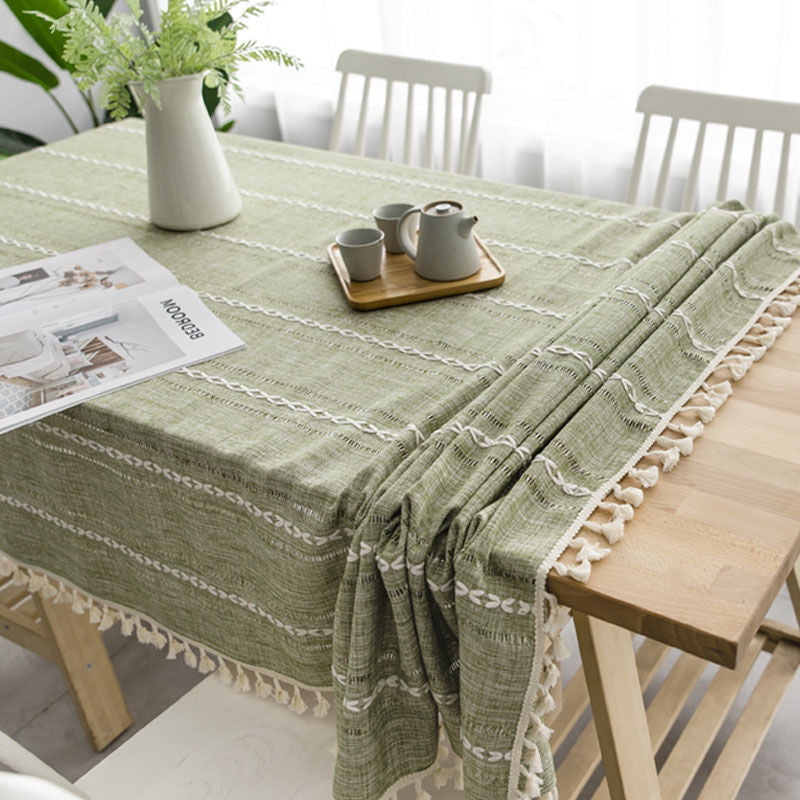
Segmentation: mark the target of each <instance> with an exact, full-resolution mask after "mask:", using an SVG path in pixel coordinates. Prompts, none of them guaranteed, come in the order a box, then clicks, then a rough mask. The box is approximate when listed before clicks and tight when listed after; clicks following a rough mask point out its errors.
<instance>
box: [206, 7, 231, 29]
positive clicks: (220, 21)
mask: <svg viewBox="0 0 800 800" xmlns="http://www.w3.org/2000/svg"><path fill="white" fill-rule="evenodd" d="M207 24H208V27H209V28H211V30H212V31H218V30H220V28H226V27H227V26H228V25H233V17H232V16H231V15H230V14H229V13H228V12H227V11H226V12H225V13H224V14H220V15H219V16H218V17H216V18H215V19H210V20H209V21H208V23H207Z"/></svg>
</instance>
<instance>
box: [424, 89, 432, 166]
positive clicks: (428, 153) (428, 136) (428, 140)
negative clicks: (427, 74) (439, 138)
mask: <svg viewBox="0 0 800 800" xmlns="http://www.w3.org/2000/svg"><path fill="white" fill-rule="evenodd" d="M433 130H434V122H433V86H429V87H428V118H427V120H426V122H425V161H424V162H423V163H424V166H426V167H432V166H433Z"/></svg>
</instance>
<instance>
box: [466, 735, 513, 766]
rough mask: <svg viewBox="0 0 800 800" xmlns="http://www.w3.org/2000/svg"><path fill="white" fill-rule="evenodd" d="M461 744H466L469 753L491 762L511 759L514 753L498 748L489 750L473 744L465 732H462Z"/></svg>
mask: <svg viewBox="0 0 800 800" xmlns="http://www.w3.org/2000/svg"><path fill="white" fill-rule="evenodd" d="M461 744H462V745H464V749H465V750H466V751H467V752H468V753H472V755H473V756H475V758H479V759H480V760H481V761H488V762H490V763H495V762H497V761H511V756H512V753H511V751H510V750H509V751H508V752H507V753H501V752H499V751H498V750H487V749H486V748H484V747H478V746H477V745H474V744H472V742H470V741H469V739H467V737H466V736H464V734H463V733H462V734H461Z"/></svg>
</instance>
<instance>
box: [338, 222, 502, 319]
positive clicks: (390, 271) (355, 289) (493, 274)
mask: <svg viewBox="0 0 800 800" xmlns="http://www.w3.org/2000/svg"><path fill="white" fill-rule="evenodd" d="M475 243H476V244H477V245H478V251H479V253H480V263H481V266H480V269H479V270H478V271H477V272H476V273H475V274H474V275H470V276H469V277H467V278H462V279H461V280H458V281H429V280H427V279H426V278H421V277H420V276H419V275H417V273H416V272H415V270H414V262H413V261H412V260H411V259H410V258H409V257H408V256H407V255H406V254H405V253H385V254H384V258H383V267H382V269H381V274H380V275H379V276H378V277H377V278H375V279H374V280H371V281H351V280H350V275H349V274H348V272H347V267H346V266H345V265H344V261H343V260H342V256H341V254H340V253H339V245H337V244H335V243H334V244H330V245H328V255H329V256H330V259H331V264H333V268H334V270H335V271H336V276H337V277H338V278H339V283H341V285H342V290H343V291H344V296H345V297H346V298H347V302H348V303H349V304H350V305H351V306H352V307H353V308H355V309H356V310H357V311H371V310H372V309H375V308H386V307H387V306H400V305H403V304H405V303H418V302H420V301H421V300H435V299H436V298H437V297H448V296H449V295H453V294H464V293H465V292H476V291H479V290H481V289H491V288H492V287H493V286H499V285H500V284H501V283H502V282H503V281H504V280H505V279H506V273H505V270H504V269H503V268H502V267H501V266H500V264H498V263H497V261H496V260H495V258H494V256H493V255H492V254H491V253H490V252H489V251H488V250H487V249H486V245H485V244H484V243H483V242H482V241H481V240H480V239H479V238H478V237H477V236H476V237H475Z"/></svg>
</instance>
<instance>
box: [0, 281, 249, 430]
mask: <svg viewBox="0 0 800 800" xmlns="http://www.w3.org/2000/svg"><path fill="white" fill-rule="evenodd" d="M106 297H108V300H109V302H107V303H100V302H96V303H93V304H92V305H93V308H92V309H91V310H86V309H83V310H81V311H80V312H79V313H71V314H64V313H58V312H56V311H53V310H51V311H50V313H49V314H47V315H36V316H35V317H28V316H26V315H14V316H13V317H10V318H9V319H7V320H4V321H3V324H2V325H0V433H5V432H6V431H9V430H12V429H13V428H16V427H18V426H20V425H24V424H26V423H28V422H32V421H33V420H35V419H39V418H41V417H44V416H47V415H48V414H53V413H55V412H57V411H62V410H63V409H65V408H68V407H69V406H73V405H77V404H78V403H82V402H84V401H86V400H89V399H91V398H92V397H97V396H98V395H101V394H106V393H108V392H112V391H114V390H116V389H120V388H122V387H124V386H128V385H131V384H133V383H138V382H140V381H143V380H146V379H147V378H152V377H154V376H156V375H162V374H164V373H165V372H169V371H171V370H174V369H177V368H179V367H182V366H186V365H189V364H194V363H196V362H198V361H204V360H206V359H208V358H212V357H214V356H218V355H222V354H224V353H228V352H231V351H232V350H237V349H238V348H240V347H244V343H243V342H242V341H241V340H240V339H239V337H238V336H236V335H235V334H234V333H233V332H232V331H230V330H229V329H228V328H227V327H226V326H225V325H224V324H223V323H222V322H221V321H220V320H219V319H217V317H215V316H214V315H213V314H212V313H211V312H210V311H209V310H208V309H207V308H206V307H205V306H204V305H203V303H202V301H201V300H200V299H199V298H198V296H197V295H196V294H195V293H194V292H193V291H192V290H191V289H188V288H187V287H185V286H180V285H175V286H172V287H165V288H163V289H161V290H160V291H154V292H153V293H151V294H149V295H146V296H142V297H135V298H132V299H128V300H126V301H123V302H116V297H113V296H108V295H103V298H104V299H106ZM62 312H63V309H62Z"/></svg>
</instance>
